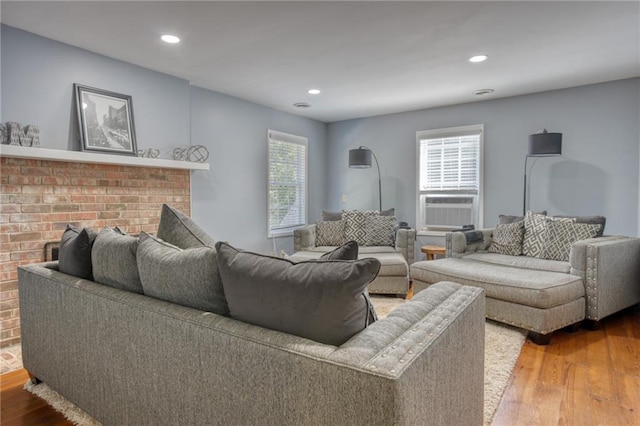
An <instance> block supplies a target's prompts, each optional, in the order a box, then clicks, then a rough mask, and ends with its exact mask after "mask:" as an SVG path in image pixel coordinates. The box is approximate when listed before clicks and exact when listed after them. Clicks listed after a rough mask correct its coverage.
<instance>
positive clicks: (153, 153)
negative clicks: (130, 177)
mask: <svg viewBox="0 0 640 426" xmlns="http://www.w3.org/2000/svg"><path fill="white" fill-rule="evenodd" d="M159 156H160V150H158V149H155V148H149V149H140V150H138V157H142V158H158V157H159Z"/></svg>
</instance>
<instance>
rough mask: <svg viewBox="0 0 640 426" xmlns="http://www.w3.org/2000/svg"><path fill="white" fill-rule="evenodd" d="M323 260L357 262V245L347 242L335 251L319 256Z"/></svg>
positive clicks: (353, 242)
mask: <svg viewBox="0 0 640 426" xmlns="http://www.w3.org/2000/svg"><path fill="white" fill-rule="evenodd" d="M320 259H325V260H357V259H358V243H356V242H355V241H347V242H346V243H344V244H343V245H341V246H340V247H338V248H337V249H335V250H332V251H330V252H328V253H325V254H323V255H322V256H320Z"/></svg>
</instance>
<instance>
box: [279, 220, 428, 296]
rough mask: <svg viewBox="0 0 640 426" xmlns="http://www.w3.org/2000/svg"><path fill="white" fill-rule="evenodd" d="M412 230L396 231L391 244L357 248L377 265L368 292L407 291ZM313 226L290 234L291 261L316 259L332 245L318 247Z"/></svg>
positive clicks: (413, 248)
mask: <svg viewBox="0 0 640 426" xmlns="http://www.w3.org/2000/svg"><path fill="white" fill-rule="evenodd" d="M415 239H416V231H415V229H398V230H397V232H396V234H395V239H394V240H395V241H394V245H388V246H360V247H359V256H358V257H359V258H364V257H373V258H375V259H378V260H379V261H380V264H381V268H380V273H379V274H378V276H377V278H376V279H375V280H374V281H373V282H372V283H371V284H369V293H373V294H395V295H398V296H401V297H406V295H407V293H408V291H409V283H410V281H409V265H411V264H412V263H413V262H414V260H415V253H414V251H415ZM316 244H317V238H316V224H311V225H307V226H305V227H302V228H299V229H296V230H295V231H294V234H293V250H294V254H293V255H292V256H289V258H290V259H291V260H294V261H302V260H310V259H318V258H319V257H320V256H322V255H323V254H325V253H328V252H330V251H332V250H335V248H336V246H318V245H316Z"/></svg>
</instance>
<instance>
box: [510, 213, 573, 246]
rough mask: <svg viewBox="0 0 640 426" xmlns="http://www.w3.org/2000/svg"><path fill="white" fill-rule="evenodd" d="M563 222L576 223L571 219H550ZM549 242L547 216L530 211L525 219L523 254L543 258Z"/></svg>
mask: <svg viewBox="0 0 640 426" xmlns="http://www.w3.org/2000/svg"><path fill="white" fill-rule="evenodd" d="M549 220H557V221H561V222H574V221H575V219H569V218H549ZM546 241H547V216H545V215H542V214H538V213H533V212H531V211H528V212H527V214H526V215H525V217H524V239H523V241H522V254H524V255H525V256H531V257H542V251H543V250H544V245H545V243H546Z"/></svg>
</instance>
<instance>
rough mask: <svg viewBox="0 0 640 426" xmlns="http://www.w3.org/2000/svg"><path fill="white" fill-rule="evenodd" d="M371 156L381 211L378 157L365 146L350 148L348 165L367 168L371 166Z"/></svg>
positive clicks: (380, 181) (380, 182)
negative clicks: (375, 170)
mask: <svg viewBox="0 0 640 426" xmlns="http://www.w3.org/2000/svg"><path fill="white" fill-rule="evenodd" d="M371 156H373V158H374V160H376V167H377V168H378V199H379V200H380V211H382V180H381V179H380V164H378V158H377V157H376V155H375V154H374V153H373V151H371V149H370V148H367V147H366V146H360V147H358V148H356V149H350V150H349V167H351V168H355V169H368V168H369V167H371Z"/></svg>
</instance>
